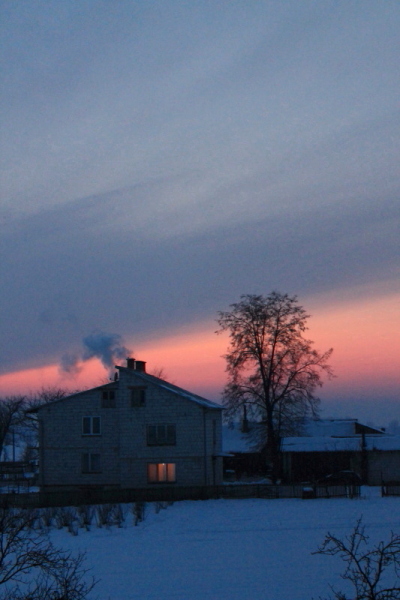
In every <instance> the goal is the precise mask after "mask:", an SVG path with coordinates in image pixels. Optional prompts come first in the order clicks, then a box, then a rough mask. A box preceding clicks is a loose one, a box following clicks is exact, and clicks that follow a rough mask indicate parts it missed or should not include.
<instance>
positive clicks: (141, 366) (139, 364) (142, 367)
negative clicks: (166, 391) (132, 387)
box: [135, 360, 146, 373]
mask: <svg viewBox="0 0 400 600" xmlns="http://www.w3.org/2000/svg"><path fill="white" fill-rule="evenodd" d="M135 369H136V371H140V372H141V373H146V362H145V361H144V360H137V361H135Z"/></svg>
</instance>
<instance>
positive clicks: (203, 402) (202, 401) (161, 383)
mask: <svg viewBox="0 0 400 600" xmlns="http://www.w3.org/2000/svg"><path fill="white" fill-rule="evenodd" d="M116 368H117V369H118V370H119V371H125V372H127V373H129V374H131V373H133V374H134V375H135V377H138V378H139V379H141V380H142V381H144V382H148V383H152V384H153V385H156V386H158V387H161V388H163V389H165V390H168V391H169V392H172V393H173V394H176V395H178V396H180V397H182V398H186V399H187V400H190V402H195V403H196V404H199V405H200V406H204V407H205V408H214V409H218V410H223V407H222V406H221V405H220V404H217V403H216V402H212V401H211V400H207V399H206V398H203V397H202V396H198V395H197V394H193V393H192V392H188V391H187V390H184V389H183V388H180V387H178V386H177V385H174V384H172V383H169V382H168V381H165V380H164V379H160V378H159V377H155V375H150V374H149V373H145V372H143V371H137V370H132V369H128V368H127V367H119V366H118V367H116Z"/></svg>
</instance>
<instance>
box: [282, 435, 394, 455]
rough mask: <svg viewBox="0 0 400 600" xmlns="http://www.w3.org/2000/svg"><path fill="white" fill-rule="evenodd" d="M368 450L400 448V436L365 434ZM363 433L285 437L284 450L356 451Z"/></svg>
mask: <svg viewBox="0 0 400 600" xmlns="http://www.w3.org/2000/svg"><path fill="white" fill-rule="evenodd" d="M364 440H365V442H364V443H365V449H366V450H386V451H389V450H400V436H395V435H365V436H364ZM362 443H363V437H362V436H361V435H355V436H343V437H334V436H332V437H329V436H316V437H287V438H283V440H282V445H281V449H282V452H346V451H350V452H356V451H360V450H361V444H362Z"/></svg>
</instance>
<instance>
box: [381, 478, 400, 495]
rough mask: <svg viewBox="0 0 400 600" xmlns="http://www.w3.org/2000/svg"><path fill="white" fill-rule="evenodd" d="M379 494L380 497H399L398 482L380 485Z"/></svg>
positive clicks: (399, 484) (399, 486) (399, 488)
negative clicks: (380, 494)
mask: <svg viewBox="0 0 400 600" xmlns="http://www.w3.org/2000/svg"><path fill="white" fill-rule="evenodd" d="M381 493H382V496H400V482H399V481H397V482H396V481H391V482H389V483H382V486H381Z"/></svg>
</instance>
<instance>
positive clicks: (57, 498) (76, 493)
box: [0, 484, 360, 508]
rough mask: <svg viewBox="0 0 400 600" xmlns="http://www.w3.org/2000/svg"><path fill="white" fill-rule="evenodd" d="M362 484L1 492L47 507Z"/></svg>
mask: <svg viewBox="0 0 400 600" xmlns="http://www.w3.org/2000/svg"><path fill="white" fill-rule="evenodd" d="M359 495H360V487H359V486H354V485H351V486H349V485H335V486H312V487H304V486H302V485H269V484H228V485H219V486H191V487H186V486H174V487H172V486H171V487H154V488H141V489H98V488H89V489H79V490H62V491H43V492H33V493H27V494H17V493H14V494H1V495H0V506H2V507H4V506H18V507H21V508H22V507H23V508H44V507H50V506H80V505H86V504H116V503H127V502H175V501H178V500H210V499H217V498H225V499H235V498H237V499H239V498H241V499H243V498H265V499H278V498H303V499H306V498H339V497H340V498H343V497H345V498H355V497H358V496H359Z"/></svg>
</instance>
